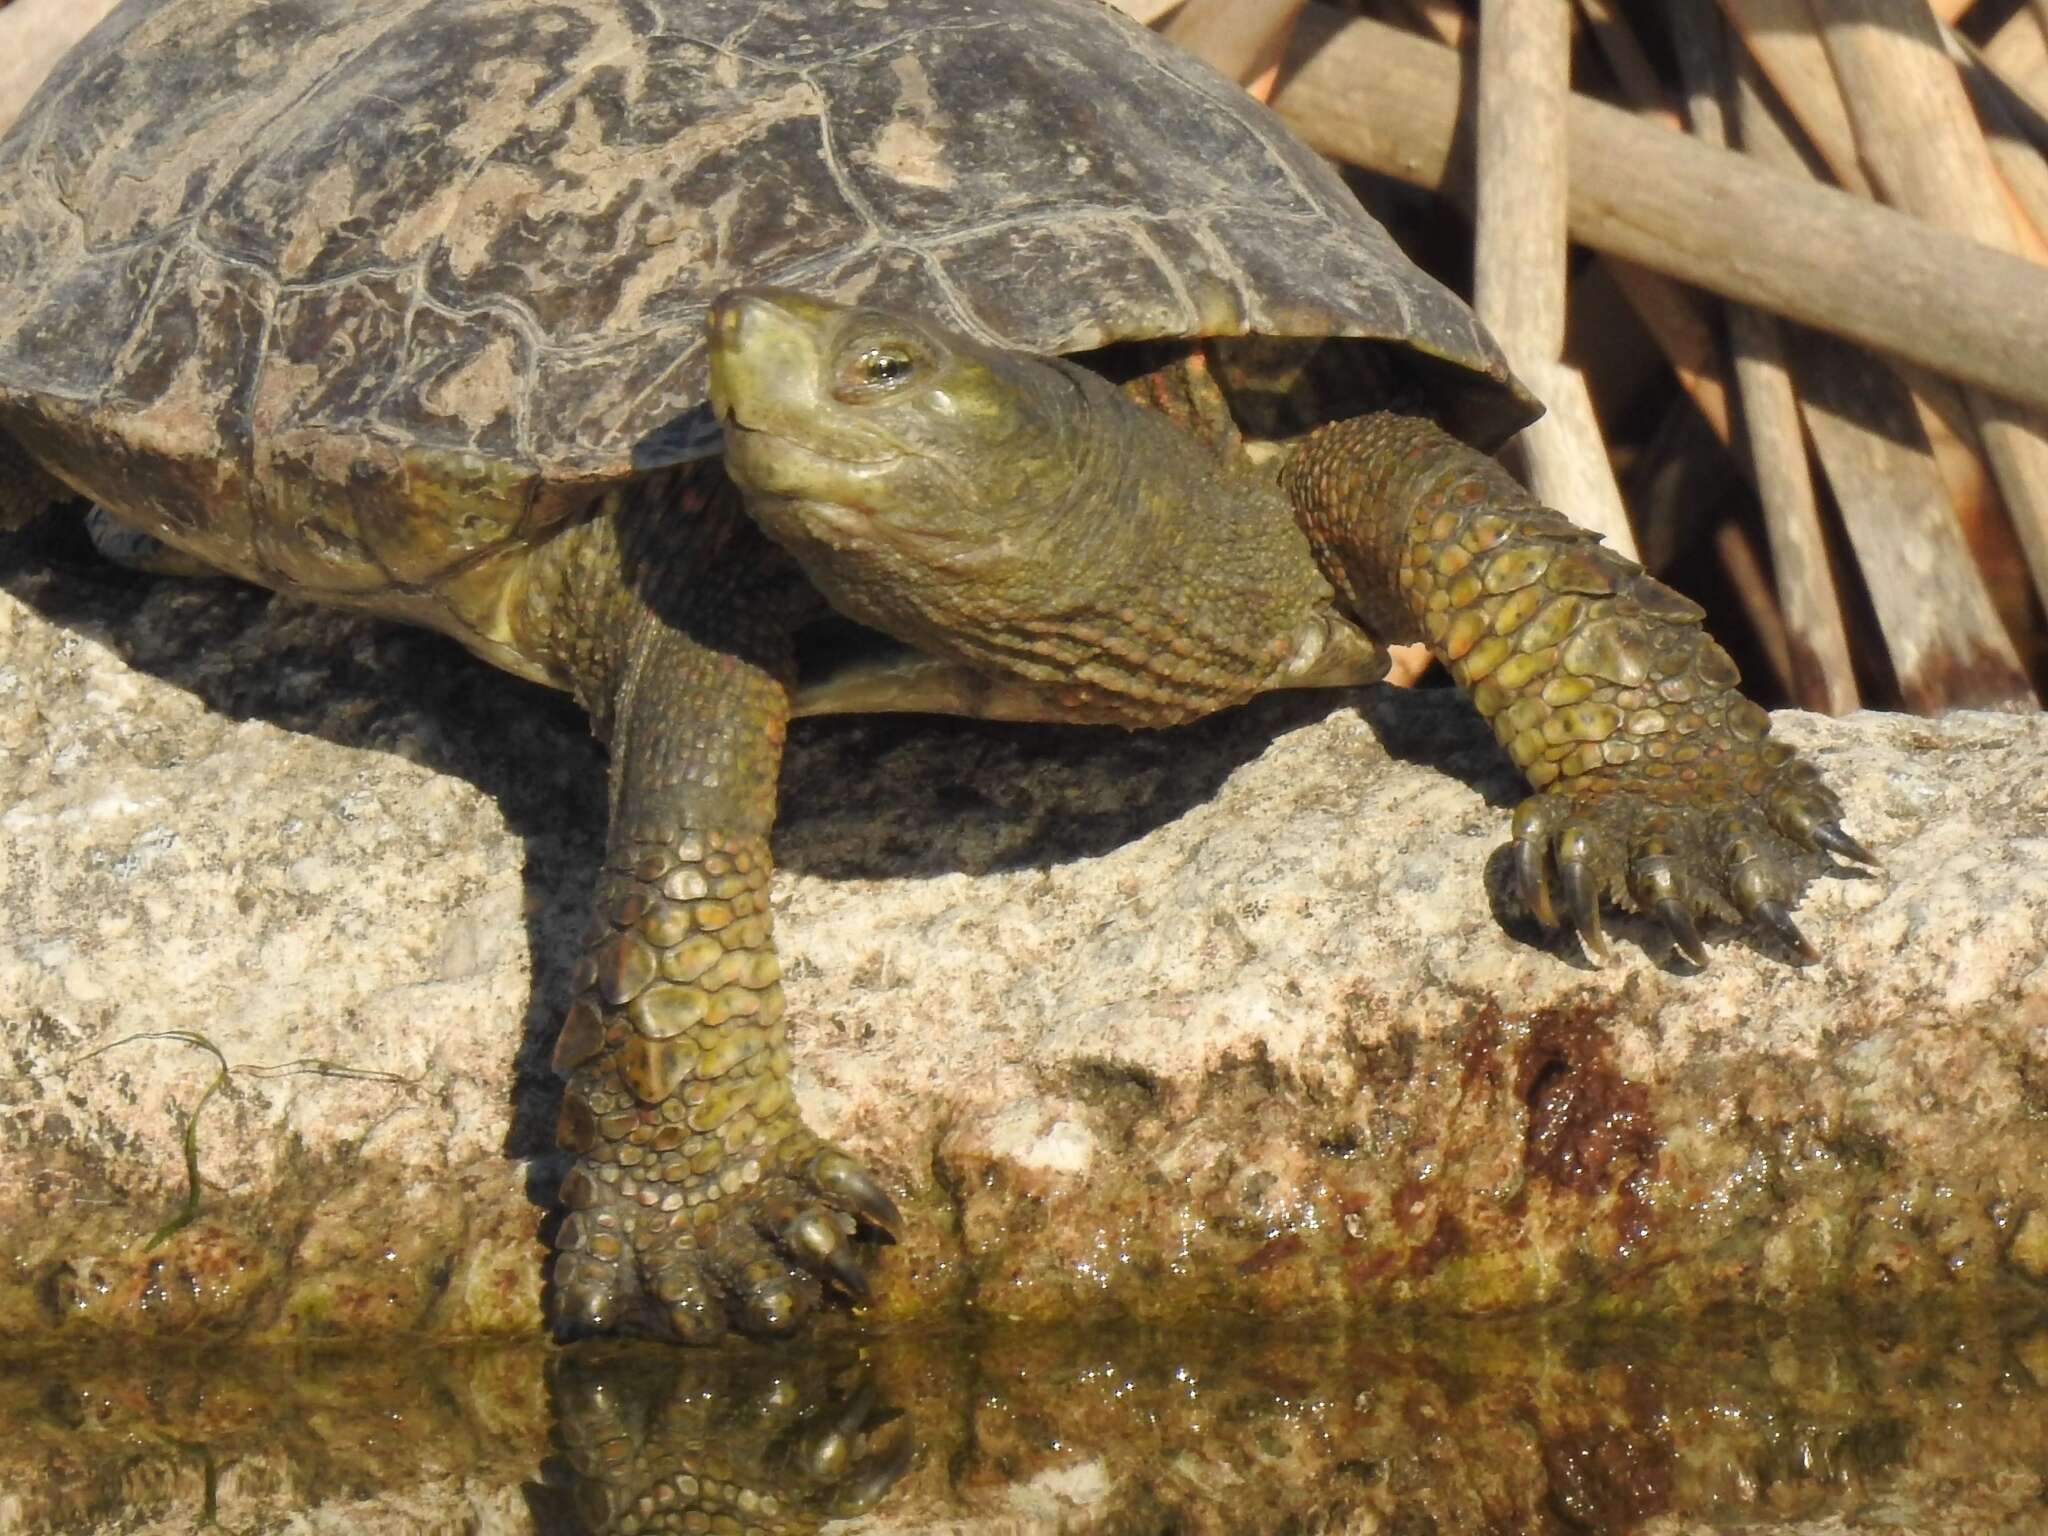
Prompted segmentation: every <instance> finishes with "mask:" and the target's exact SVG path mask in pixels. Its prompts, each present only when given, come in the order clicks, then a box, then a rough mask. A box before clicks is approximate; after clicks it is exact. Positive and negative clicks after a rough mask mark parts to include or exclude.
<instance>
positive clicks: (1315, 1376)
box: [0, 1317, 2048, 1536]
mask: <svg viewBox="0 0 2048 1536" xmlns="http://www.w3.org/2000/svg"><path fill="white" fill-rule="evenodd" d="M0 1424H4V1426H5V1428H6V1431H7V1433H6V1434H5V1435H4V1436H0V1533H13V1532H37V1533H41V1532H65V1533H74V1532H75V1533H80V1536H85V1533H93V1532H116V1531H118V1532H124V1533H141V1532H155V1531H185V1530H191V1529H201V1528H215V1529H220V1530H226V1531H237V1532H240V1531H269V1530H279V1529H293V1530H297V1529H318V1530H327V1529H333V1530H347V1531H351V1532H357V1531H359V1532H365V1533H381V1532H386V1531H389V1532H412V1531H444V1530H445V1531H468V1532H492V1533H495V1532H508V1533H513V1532H536V1533H543V1532H544V1533H567V1532H585V1531H589V1532H598V1531H604V1532H620V1533H630V1532H636V1531H693V1530H699V1531H730V1532H738V1531H764V1532H768V1531H772V1532H797V1531H814V1530H818V1529H820V1528H823V1527H828V1526H829V1528H830V1529H832V1530H834V1531H841V1530H843V1531H846V1532H860V1533H865V1536H880V1533H883V1532H890V1533H904V1536H908V1533H912V1532H928V1533H936V1532H940V1531H944V1532H948V1533H957V1536H966V1533H980V1532H990V1533H993V1532H997V1531H1002V1532H1037V1531H1047V1532H1053V1531H1060V1532H1067V1531H1072V1532H1147V1533H1164V1532H1173V1533H1177V1536H1198V1533H1209V1532H1216V1533H1224V1532H1286V1531H1299V1532H1327V1533H1342V1532H1361V1533H1363V1532H1375V1533H1401V1536H1420V1533H1424V1532H1442V1533H1452V1532H1467V1531H1470V1532H1490V1533H1491V1532H1498V1533H1508V1532H1524V1531H1528V1532H1546V1533H1547V1532H1557V1533H1565V1532H1594V1533H1620V1532H1644V1533H1649V1536H1658V1533H1670V1536H1675V1533H1679V1532H1694V1531H1700V1530H1704V1529H1711V1528H1729V1527H1740V1528H1741V1529H1743V1530H1745V1531H1749V1532H1766V1531H1768V1532H1787V1533H1789V1532H1815V1533H1818V1532H1821V1531H1824V1530H1840V1529H1844V1528H1862V1526H1861V1525H1860V1524H1859V1522H1866V1521H1870V1520H1875V1521H1877V1523H1878V1524H1879V1525H1882V1526H1883V1527H1884V1528H1887V1529H1900V1530H1928V1531H1934V1530H1940V1531H1956V1530H1969V1531H2012V1532H2021V1531H2041V1530H2048V1324H2044V1323H2043V1322H2042V1321H2041V1320H2039V1319H2035V1320H2028V1321H2025V1322H2020V1321H2011V1322H2007V1323H2005V1324H2003V1325H1999V1324H1994V1323H1991V1322H1988V1321H1985V1320H1982V1319H1973V1318H1966V1317H1950V1318H1944V1319H1939V1320H1932V1319H1923V1320H1921V1321H1919V1322H1917V1323H1915V1324H1913V1325H1911V1326H1908V1325H1904V1324H1891V1325H1878V1324H1873V1323H1871V1322H1869V1321H1868V1320H1866V1321H1864V1322H1863V1323H1861V1324H1858V1325H1848V1324H1821V1323H1816V1322H1815V1321H1814V1320H1811V1319H1807V1320H1803V1321H1800V1322H1798V1323H1790V1322H1786V1321H1784V1320H1773V1319H1768V1318H1762V1319H1758V1318H1752V1319H1744V1320H1735V1319H1724V1320H1720V1321H1718V1322H1716V1323H1713V1324H1710V1325H1697V1326H1695V1327H1693V1328H1691V1329H1689V1330H1686V1331H1682V1332H1654V1331H1647V1330H1637V1331H1630V1332H1625V1333H1623V1332H1612V1331H1605V1332H1603V1331H1600V1330H1595V1329H1589V1328H1586V1327H1583V1326H1579V1327H1567V1326H1565V1325H1563V1324H1560V1323H1556V1322H1524V1323H1521V1324H1517V1325H1513V1326H1507V1325H1500V1324H1485V1325H1478V1324H1473V1325H1466V1326H1463V1327H1459V1328H1439V1329H1436V1330H1433V1331H1431V1332H1427V1333H1418V1332H1408V1331H1403V1330H1400V1329H1396V1328H1392V1327H1383V1328H1375V1329H1369V1330H1368V1329H1363V1328H1360V1329H1354V1330H1352V1331H1350V1332H1348V1333H1342V1334H1330V1335H1321V1334H1313V1333H1299V1332H1297V1333H1280V1332H1273V1331H1270V1330H1269V1331H1261V1332H1258V1333H1250V1334H1237V1335H1232V1336H1228V1337H1223V1336H1198V1335H1188V1334H1180V1335H1173V1336H1163V1335H1160V1334H1157V1333H1151V1334H1137V1333H1115V1332H1103V1333H1086V1332H1080V1331H1073V1330H1069V1331H1062V1332H1033V1333H1023V1332H1004V1331H993V1332H988V1333H983V1334H979V1335H975V1336H972V1337H966V1336H960V1337H951V1338H937V1339H934V1338H914V1339H913V1338H880V1339H873V1338H871V1339H867V1340H864V1341H863V1340H854V1339H839V1340H836V1341H830V1342H824V1343H814V1344H811V1345H805V1346H793V1347H788V1348H783V1349H776V1350H752V1351H748V1352H745V1353H744V1354H736V1355H705V1354H693V1353H682V1352H678V1351H672V1350H656V1349H646V1348H624V1347H618V1346H579V1347H578V1348H576V1349H574V1350H568V1351H552V1350H545V1349H540V1348H532V1349H494V1350H487V1349H477V1350H468V1351H452V1350H451V1351H433V1350H427V1349H416V1350H411V1351H406V1352H403V1353H398V1352H392V1351H384V1352H379V1353H363V1352H355V1353H351V1354H347V1355H340V1354H335V1353H329V1352H313V1351H306V1350H275V1349H273V1350H261V1349H242V1350H210V1351H205V1352H180V1353H152V1354H143V1353H140V1352H130V1353H128V1354H126V1355H124V1356H122V1357H121V1358H105V1357H99V1358H92V1357H56V1356H45V1357H38V1358H16V1359H13V1360H10V1361H4V1362H0ZM835 1521H844V1522H845V1523H844V1524H833V1523H832V1522H835Z"/></svg>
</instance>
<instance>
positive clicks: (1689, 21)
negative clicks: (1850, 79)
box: [1666, 0, 1859, 715]
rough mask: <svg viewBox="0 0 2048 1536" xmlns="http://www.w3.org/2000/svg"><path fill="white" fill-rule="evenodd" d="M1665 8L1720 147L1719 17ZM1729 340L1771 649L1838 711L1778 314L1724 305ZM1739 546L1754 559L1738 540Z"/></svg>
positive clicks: (1842, 628) (1835, 663) (1696, 116)
mask: <svg viewBox="0 0 2048 1536" xmlns="http://www.w3.org/2000/svg"><path fill="white" fill-rule="evenodd" d="M1666 14H1667V17H1668V18H1669V22H1670V26H1671V34H1672V42H1673V44H1674V45H1675V47H1676V48H1677V52H1678V63H1679V73H1680V75H1681V76H1682V77H1683V79H1684V82H1685V87H1686V116H1687V118H1688V120H1689V121H1690V123H1691V127H1692V131H1693V132H1694V133H1695V134H1696V135H1698V136H1699V137H1700V138H1701V139H1702V140H1703V141H1704V142H1706V143H1708V144H1711V145H1713V146H1715V147H1716V148H1726V147H1728V144H1729V132H1728V122H1727V117H1726V115H1725V112H1724V110H1723V106H1722V103H1723V102H1724V101H1725V100H1726V99H1727V96H1728V90H1729V84H1730V80H1729V66H1728V57H1727V51H1726V34H1725V33H1724V31H1723V29H1722V27H1721V24H1720V22H1721V18H1720V16H1719V14H1718V13H1717V12H1716V11H1715V10H1714V7H1713V3H1712V0H1668V5H1667V11H1666ZM1728 344H1729V351H1730V352H1731V353H1732V354H1733V357H1734V360H1735V378H1736V387H1737V390H1738V391H1739V393H1740V395H1741V399H1742V419H1743V427H1744V437H1745V442H1746V446H1747V447H1748V450H1749V463H1750V468H1751V475H1752V478H1753V479H1754V481H1755V483H1756V490H1757V499H1758V501H1759V503H1760V504H1761V505H1762V508H1763V515H1764V531H1765V534H1766V536H1767V537H1768V538H1769V540H1770V549H1771V568H1772V570H1773V572H1774V573H1775V575H1776V591H1777V598H1778V608H1779V612H1778V614H1777V615H1776V617H1777V619H1778V621H1779V626H1780V630H1781V637H1780V644H1779V645H1778V646H1777V647H1776V652H1777V654H1778V655H1779V656H1781V657H1782V659H1783V665H1784V667H1785V673H1784V678H1783V681H1784V684H1785V688H1786V692H1787V693H1788V694H1790V696H1791V697H1792V698H1793V699H1795V700H1796V701H1798V703H1799V704H1801V705H1802V706H1803V707H1804V708H1807V709H1817V710H1821V711H1823V712H1824V713H1827V714H1831V715H1840V714H1847V713H1848V712H1849V711H1850V710H1853V709H1855V708H1856V707H1857V704H1858V703H1859V697H1858V693H1857V687H1856V673H1855V667H1854V664H1853V663H1852V661H1851V659H1850V652H1849V634H1848V628H1847V626H1846V625H1845V624H1844V623H1843V620H1842V604H1841V598H1840V596H1839V595H1838V594H1837V593H1836V591H1835V581H1834V574H1833V572H1832V571H1831V570H1830V569H1829V566H1828V552H1827V541H1826V538H1825V536H1824V535H1823V534H1822V531H1821V520H1820V498H1819V496H1818V495H1817V494H1816V493H1815V490H1814V485H1813V475H1812V471H1811V467H1810V465H1809V464H1808V461H1807V456H1806V438H1805V435H1804V434H1803V433H1802V432H1801V430H1800V425H1799V405H1798V400H1797V398H1796V396H1795V394H1794V392H1793V388H1792V378H1791V374H1790V372H1789V371H1788V370H1787V368H1786V364H1785V353H1784V342H1783V338H1782V335H1781V334H1780V332H1779V329H1778V322H1777V321H1776V320H1775V319H1774V318H1773V317H1771V316H1770V315H1766V314H1763V313H1761V312H1760V311H1758V310H1755V309H1752V308H1751V307H1750V306H1749V305H1747V304H1730V305H1729V306H1728ZM1741 551H1742V553H1745V554H1748V555H1750V556H1751V558H1754V552H1753V551H1751V550H1750V549H1749V546H1748V544H1747V542H1746V541H1744V543H1743V544H1742V545H1741ZM1722 553H1723V555H1724V558H1725V557H1727V556H1728V555H1729V553H1730V547H1729V546H1728V545H1726V544H1724V545H1722ZM1770 650H1772V647H1770V646H1769V645H1766V651H1767V652H1769V651H1770Z"/></svg>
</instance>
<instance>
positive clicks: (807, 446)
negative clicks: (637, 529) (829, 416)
mask: <svg viewBox="0 0 2048 1536" xmlns="http://www.w3.org/2000/svg"><path fill="white" fill-rule="evenodd" d="M718 426H719V430H720V431H722V432H725V433H728V434H729V435H731V436H733V437H735V438H740V439H744V440H748V441H752V442H761V443H775V444H778V445H779V446H781V447H782V448H784V449H787V450H789V451H790V452H793V453H798V454H801V455H803V456H804V457H805V458H807V459H812V460H816V461H817V462H820V463H826V464H844V465H847V466H849V467H851V468H855V469H863V470H870V469H877V470H878V469H885V468H887V467H888V466H890V465H892V464H900V463H902V462H903V460H904V459H905V458H906V457H908V455H907V454H905V453H903V452H901V451H900V450H897V449H888V450H885V451H883V452H881V453H874V454H865V455H863V454H852V453H846V452H844V451H842V450H840V449H838V448H836V447H835V448H833V449H831V450H825V449H821V448H817V447H814V446H813V445H812V443H811V442H810V441H809V440H808V439H805V438H802V437H795V436H792V435H791V434H790V433H787V432H778V431H776V430H775V429H774V428H772V427H753V426H749V425H747V423H746V422H744V421H742V420H740V418H739V413H738V412H737V411H736V410H734V409H733V407H731V406H727V407H726V408H725V410H724V412H723V413H722V414H721V415H720V416H719V419H718Z"/></svg>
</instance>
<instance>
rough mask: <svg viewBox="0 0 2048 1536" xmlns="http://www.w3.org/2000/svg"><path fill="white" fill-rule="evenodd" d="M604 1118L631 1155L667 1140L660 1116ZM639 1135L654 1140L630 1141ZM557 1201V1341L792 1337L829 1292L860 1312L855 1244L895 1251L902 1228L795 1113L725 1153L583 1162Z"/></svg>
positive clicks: (685, 1148)
mask: <svg viewBox="0 0 2048 1536" xmlns="http://www.w3.org/2000/svg"><path fill="white" fill-rule="evenodd" d="M636 1108H637V1107H636ZM567 1118H569V1117H568V1116H565V1119H567ZM606 1118H607V1121H608V1122H610V1123H611V1124H613V1125H617V1126H618V1127H619V1128H620V1129H623V1130H624V1131H625V1133H626V1135H625V1138H622V1139H625V1140H626V1145H627V1146H628V1147H632V1146H635V1145H640V1146H650V1147H653V1146H659V1144H660V1142H661V1140H662V1135H661V1127H662V1125H663V1121H662V1117H661V1115H660V1113H659V1110H658V1109H657V1110H653V1111H652V1112H649V1113H644V1114H643V1113H636V1112H635V1110H627V1111H624V1112H621V1113H614V1114H613V1115H610V1116H608V1117H606ZM627 1118H631V1119H632V1120H633V1121H634V1122H635V1123H634V1124H633V1125H631V1126H627V1125H625V1124H624V1121H625V1120H626V1119H627ZM643 1127H651V1128H652V1130H653V1134H652V1136H650V1137H649V1138H648V1141H647V1142H643V1143H635V1142H634V1141H632V1140H631V1138H632V1137H633V1135H634V1134H635V1132H637V1131H639V1130H640V1129H642V1128H643ZM607 1150H608V1151H609V1152H610V1153H612V1154H614V1155H615V1154H616V1153H617V1151H618V1150H619V1149H618V1148H616V1147H613V1148H609V1149H607ZM706 1164H708V1165H709V1166H708V1167H705V1166H704V1165H706ZM700 1167H703V1168H704V1171H702V1172H699V1171H698V1169H699V1168H700ZM562 1204H563V1205H564V1206H565V1207H566V1208H567V1209H568V1211H569V1214H568V1216H567V1217H566V1218H565V1219H564V1221H563V1223H562V1227H561V1230H560V1232H559V1233H558V1234H557V1236H556V1239H555V1247H556V1258H555V1267H554V1297H553V1307H552V1320H553V1324H554V1330H555V1334H556V1337H558V1338H561V1339H572V1338H581V1337H586V1336H589V1335H592V1334H607V1333H636V1334H643V1335H647V1336H650V1337H655V1338H667V1339H674V1340H676V1341H678V1342H680V1343H685V1344H703V1343H710V1342H713V1341H714V1340H716V1339H718V1338H720V1337H721V1336H723V1335H725V1334H727V1333H731V1332H738V1333H743V1334H750V1335H753V1336H756V1337H772V1336H776V1335H780V1334H786V1333H789V1332H791V1331H793V1330H794V1329H795V1328H796V1327H797V1325H798V1324H799V1323H801V1322H802V1321H803V1319H804V1318H805V1317H806V1316H808V1315H809V1314H810V1313H811V1312H813V1311H815V1310H816V1309H817V1307H818V1306H819V1304H820V1303H821V1302H822V1301H823V1300H824V1298H825V1297H826V1296H827V1295H828V1294H830V1293H837V1294H839V1295H842V1296H844V1297H846V1298H847V1299H849V1300H851V1301H853V1302H855V1303H857V1304H858V1303H864V1302H866V1301H867V1300H868V1298H869V1290H868V1282H867V1275H866V1273H865V1271H864V1269H863V1268H862V1264H861V1260H860V1258H859V1256H858V1255H857V1253H856V1251H855V1242H856V1239H857V1238H859V1237H860V1236H861V1235H862V1234H863V1231H864V1230H865V1232H866V1233H868V1234H872V1235H879V1236H881V1237H883V1238H885V1239H890V1240H893V1239H894V1238H895V1236H896V1234H897V1233H898V1231H899V1230H900V1229H901V1226H902V1217H901V1216H900V1215H899V1214H898V1213H897V1210H896V1205H895V1202H893V1201H892V1200H891V1199H890V1198H889V1196H888V1194H887V1193H886V1192H885V1191H884V1190H883V1189H882V1187H881V1185H880V1184H878V1183H877V1182H876V1181H875V1179H874V1177H873V1176H872V1175H871V1174H869V1173H868V1172H867V1171H866V1170H865V1169H864V1168H862V1167H861V1166H860V1164H858V1163H857V1162H855V1161H854V1160H853V1159H852V1158H850V1157H848V1156H847V1155H846V1154H845V1153H843V1152H841V1151H839V1150H837V1149H836V1148H834V1147H832V1146H830V1145H828V1144H826V1143H824V1142H821V1141H819V1140H818V1139H817V1138H816V1137H815V1136H813V1135H811V1133H810V1132H808V1131H806V1130H804V1129H803V1128H802V1126H801V1125H800V1124H798V1123H797V1121H796V1119H795V1117H794V1115H790V1116H788V1117H786V1118H785V1120H784V1121H783V1123H782V1124H779V1125H775V1124H771V1125H767V1126H763V1127H762V1128H761V1132H760V1134H758V1135H757V1136H755V1137H754V1138H752V1139H751V1140H750V1141H749V1142H748V1143H746V1144H744V1145H742V1146H740V1147H738V1148H737V1149H733V1150H730V1151H726V1150H724V1148H723V1144H722V1143H718V1142H714V1144H713V1145H712V1146H711V1147H709V1148H706V1147H702V1146H700V1147H697V1148H696V1149H695V1150H694V1152H693V1150H692V1147H691V1140H690V1139H687V1138H686V1139H682V1140H677V1141H674V1142H673V1144H672V1145H671V1146H670V1147H668V1148H666V1149H663V1150H660V1151H654V1152H652V1155H649V1156H647V1157H646V1158H645V1159H644V1160H642V1161H639V1162H637V1163H636V1165H635V1166H634V1167H631V1168H627V1167H623V1166H621V1164H620V1163H619V1162H617V1161H613V1160H610V1159H609V1158H592V1157H588V1156H586V1157H584V1158H582V1159H580V1160H579V1161H578V1162H577V1164H576V1166H575V1167H574V1168H573V1169H572V1170H571V1172H570V1174H569V1176H568V1178H567V1179H565V1180H564V1181H563V1184H562Z"/></svg>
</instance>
